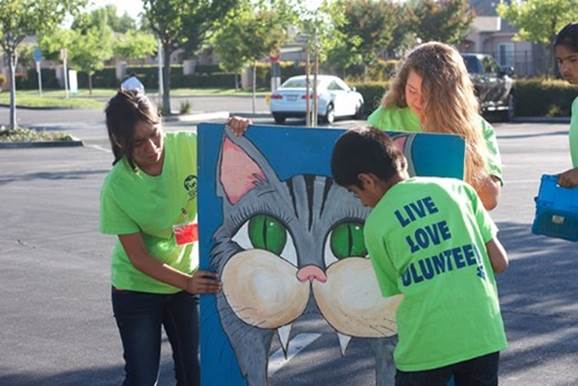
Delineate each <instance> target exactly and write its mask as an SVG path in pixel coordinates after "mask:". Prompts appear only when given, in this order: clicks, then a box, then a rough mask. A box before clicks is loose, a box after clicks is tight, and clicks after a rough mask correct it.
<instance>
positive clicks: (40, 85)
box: [36, 62, 42, 96]
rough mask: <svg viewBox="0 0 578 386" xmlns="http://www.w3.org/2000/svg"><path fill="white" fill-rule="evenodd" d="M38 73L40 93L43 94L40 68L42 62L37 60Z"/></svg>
mask: <svg viewBox="0 0 578 386" xmlns="http://www.w3.org/2000/svg"><path fill="white" fill-rule="evenodd" d="M36 73H37V74H38V94H39V95H40V96H42V71H41V69H40V62H36Z"/></svg>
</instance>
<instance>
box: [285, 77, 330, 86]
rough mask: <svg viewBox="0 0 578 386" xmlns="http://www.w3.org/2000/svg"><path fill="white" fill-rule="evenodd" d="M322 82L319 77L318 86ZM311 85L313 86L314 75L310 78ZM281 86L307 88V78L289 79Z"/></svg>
mask: <svg viewBox="0 0 578 386" xmlns="http://www.w3.org/2000/svg"><path fill="white" fill-rule="evenodd" d="M320 84H321V80H319V79H317V86H318V87H319V85H320ZM309 87H313V77H311V78H309ZM281 88H305V78H299V79H288V80H287V81H286V82H285V83H283V84H282V85H281Z"/></svg>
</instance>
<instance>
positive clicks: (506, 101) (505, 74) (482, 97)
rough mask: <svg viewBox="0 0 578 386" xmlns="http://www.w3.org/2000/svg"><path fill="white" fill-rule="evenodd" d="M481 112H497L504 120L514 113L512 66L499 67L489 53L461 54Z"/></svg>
mask: <svg viewBox="0 0 578 386" xmlns="http://www.w3.org/2000/svg"><path fill="white" fill-rule="evenodd" d="M462 57H463V58H464V62H465V64H466V68H467V69H468V72H469V74H470V77H471V79H472V82H473V83H474V87H475V89H476V95H477V97H478V101H479V103H480V108H481V110H482V113H483V114H488V113H499V114H500V115H501V118H502V119H503V120H505V121H508V120H510V119H511V118H512V117H513V115H514V94H513V83H514V82H513V80H512V78H511V76H512V75H513V73H514V69H513V68H512V67H500V66H499V65H498V63H497V62H496V61H495V60H494V58H493V57H491V56H490V55H484V54H473V53H471V54H470V53H467V54H462Z"/></svg>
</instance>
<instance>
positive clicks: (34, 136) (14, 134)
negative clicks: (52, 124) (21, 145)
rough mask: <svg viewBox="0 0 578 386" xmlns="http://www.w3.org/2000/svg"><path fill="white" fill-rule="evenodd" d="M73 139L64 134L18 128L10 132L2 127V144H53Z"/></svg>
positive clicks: (0, 134)
mask: <svg viewBox="0 0 578 386" xmlns="http://www.w3.org/2000/svg"><path fill="white" fill-rule="evenodd" d="M70 140H72V137H71V136H70V135H68V134H66V133H62V132H52V131H37V130H32V129H24V128H16V129H14V130H10V129H7V128H4V127H0V143H1V142H44V141H48V142H53V141H70Z"/></svg>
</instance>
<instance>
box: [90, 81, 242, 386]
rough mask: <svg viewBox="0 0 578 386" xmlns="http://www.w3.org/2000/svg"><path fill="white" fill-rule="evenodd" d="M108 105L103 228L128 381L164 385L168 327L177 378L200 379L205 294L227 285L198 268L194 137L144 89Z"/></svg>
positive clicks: (190, 383)
mask: <svg viewBox="0 0 578 386" xmlns="http://www.w3.org/2000/svg"><path fill="white" fill-rule="evenodd" d="M105 113H106V126H107V129H108V135H109V139H110V143H111V147H112V150H113V154H114V162H113V167H112V170H111V171H110V172H109V173H108V175H107V176H106V179H105V181H104V184H103V187H102V191H101V207H100V229H101V231H102V232H103V233H106V234H111V235H115V236H117V241H116V245H115V247H114V249H113V252H112V259H111V280H112V305H113V312H114V317H115V319H116V322H117V326H118V328H119V332H120V336H121V339H122V345H123V351H124V355H123V356H124V359H125V380H124V382H123V385H124V386H128V385H153V384H156V383H157V377H158V369H159V360H160V350H161V329H162V328H164V330H165V332H166V334H167V337H168V340H169V342H170V344H171V347H172V349H173V358H174V361H175V377H176V380H177V385H179V386H185V385H187V386H197V385H199V384H200V376H199V372H200V371H199V363H198V354H197V353H198V350H197V346H198V338H199V331H198V323H199V321H198V310H197V305H198V294H203V293H215V292H217V291H219V290H220V286H221V284H220V282H219V281H218V280H217V276H216V274H214V273H212V272H206V271H201V270H198V269H197V268H198V258H197V253H196V251H195V248H196V244H197V243H196V235H195V233H196V224H195V221H196V214H197V177H196V175H197V139H196V135H195V134H193V133H190V132H177V133H173V132H171V133H165V132H164V131H163V129H162V127H161V120H160V117H159V115H158V113H157V111H156V108H155V107H154V106H153V104H152V103H151V101H150V100H149V99H148V98H147V97H146V96H145V95H144V93H143V92H142V91H139V90H122V91H119V92H118V93H117V94H116V95H115V96H114V97H113V98H112V99H111V100H110V101H109V102H108V106H107V108H106V112H105ZM238 121H239V120H237V126H238ZM244 127H245V128H246V125H244ZM232 129H233V131H235V127H232ZM243 129H244V128H241V130H240V131H239V130H238V131H237V133H242V132H243Z"/></svg>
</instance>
